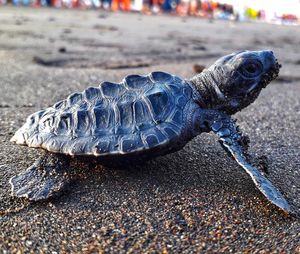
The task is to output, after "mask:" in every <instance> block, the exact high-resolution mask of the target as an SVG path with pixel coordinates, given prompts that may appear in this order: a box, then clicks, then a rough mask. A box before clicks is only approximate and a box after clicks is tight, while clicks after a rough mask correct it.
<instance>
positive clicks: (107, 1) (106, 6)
mask: <svg viewBox="0 0 300 254" xmlns="http://www.w3.org/2000/svg"><path fill="white" fill-rule="evenodd" d="M111 3H112V0H103V1H102V8H103V9H104V10H111Z"/></svg>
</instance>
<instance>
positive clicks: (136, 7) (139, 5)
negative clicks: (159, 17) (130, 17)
mask: <svg viewBox="0 0 300 254" xmlns="http://www.w3.org/2000/svg"><path fill="white" fill-rule="evenodd" d="M131 10H132V11H134V12H142V11H143V0H134V1H133V3H132V5H131Z"/></svg>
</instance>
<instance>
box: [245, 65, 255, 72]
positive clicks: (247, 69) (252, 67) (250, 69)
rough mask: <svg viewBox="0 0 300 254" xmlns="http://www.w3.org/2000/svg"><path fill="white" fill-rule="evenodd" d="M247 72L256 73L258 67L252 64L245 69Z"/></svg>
mask: <svg viewBox="0 0 300 254" xmlns="http://www.w3.org/2000/svg"><path fill="white" fill-rule="evenodd" d="M245 70H246V71H247V72H249V73H255V72H256V65H255V64H253V63H251V64H248V65H247V66H246V68H245Z"/></svg>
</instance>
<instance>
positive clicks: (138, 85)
mask: <svg viewBox="0 0 300 254" xmlns="http://www.w3.org/2000/svg"><path fill="white" fill-rule="evenodd" d="M124 80H125V81H124V83H125V84H126V86H127V87H129V88H132V89H142V90H146V89H149V88H150V87H151V86H152V85H153V83H152V81H151V80H150V79H149V77H147V76H141V75H129V76H127V77H126V78H125V79H124Z"/></svg>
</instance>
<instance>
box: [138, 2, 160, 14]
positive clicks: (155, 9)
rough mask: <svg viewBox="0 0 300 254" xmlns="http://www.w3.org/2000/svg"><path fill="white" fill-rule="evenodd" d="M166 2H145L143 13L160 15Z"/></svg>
mask: <svg viewBox="0 0 300 254" xmlns="http://www.w3.org/2000/svg"><path fill="white" fill-rule="evenodd" d="M164 1H165V0H143V8H142V13H144V14H146V15H151V14H153V13H154V14H159V13H160V12H161V6H162V4H163V3H164Z"/></svg>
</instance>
